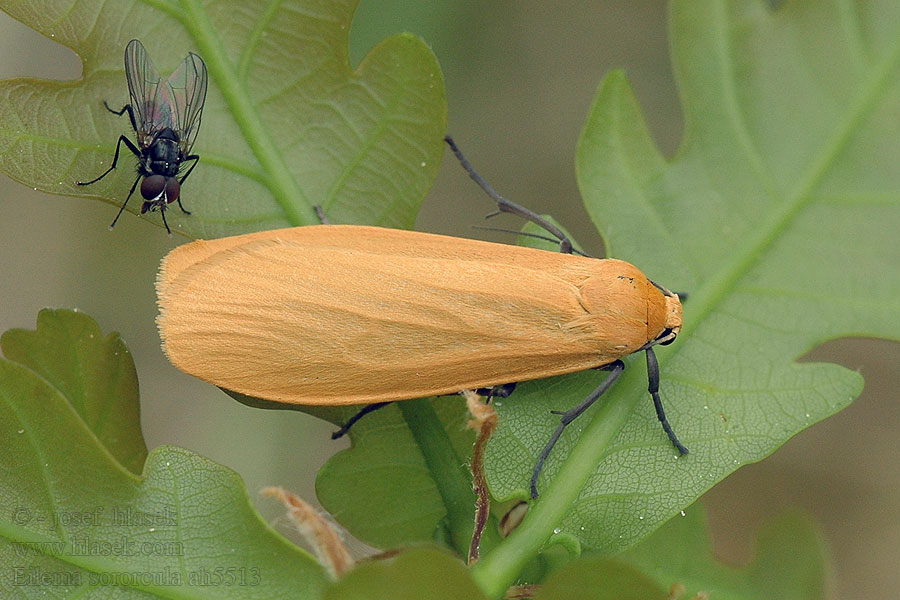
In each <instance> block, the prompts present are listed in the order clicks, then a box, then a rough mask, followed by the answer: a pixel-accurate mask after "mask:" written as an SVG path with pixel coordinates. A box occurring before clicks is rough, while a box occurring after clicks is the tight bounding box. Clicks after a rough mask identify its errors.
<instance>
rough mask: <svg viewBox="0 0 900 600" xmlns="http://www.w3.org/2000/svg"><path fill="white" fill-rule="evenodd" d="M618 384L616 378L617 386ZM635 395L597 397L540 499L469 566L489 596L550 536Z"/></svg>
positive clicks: (512, 579) (500, 592)
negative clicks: (588, 420)
mask: <svg viewBox="0 0 900 600" xmlns="http://www.w3.org/2000/svg"><path fill="white" fill-rule="evenodd" d="M635 370H637V369H635ZM635 375H638V374H637V373H635ZM624 377H625V376H624V375H623V378H624ZM623 383H625V382H624V381H619V384H620V385H621V384H623ZM623 387H624V386H623ZM640 397H641V394H639V393H632V394H625V395H621V396H618V397H617V398H616V400H615V401H607V402H602V401H601V402H602V404H601V405H600V406H598V407H596V408H595V409H592V410H594V411H595V413H594V416H593V419H591V423H590V425H588V426H587V427H586V428H585V430H584V432H583V433H582V434H581V436H580V437H579V439H578V442H577V443H576V444H575V447H574V448H573V449H572V452H571V453H570V454H569V456H568V457H567V458H566V460H565V461H563V462H562V466H561V468H560V469H559V471H558V472H557V474H556V476H555V477H554V479H553V481H552V482H550V483H551V485H547V482H546V478H542V481H543V483H544V487H545V488H546V489H545V490H544V491H543V492H542V494H541V496H540V498H538V499H537V500H535V501H532V503H531V506H530V508H529V511H528V515H527V516H526V517H525V520H524V521H522V524H521V525H519V527H518V528H517V529H516V530H515V531H513V532H512V534H510V536H509V537H508V538H506V540H504V541H503V543H501V544H500V545H499V546H497V547H496V548H494V549H493V550H492V551H490V552H488V553H487V554H485V555H484V556H483V557H482V559H481V560H480V561H479V562H477V563H476V564H475V565H474V566H473V567H472V568H471V569H470V572H471V574H472V578H473V579H474V580H475V583H476V584H477V585H478V587H480V588H481V590H482V591H483V592H484V593H485V594H486V595H487V596H488V597H489V598H502V597H503V595H504V594H505V592H506V590H507V588H509V586H511V585H512V584H514V583H515V581H516V579H517V578H518V577H519V575H520V574H521V573H522V570H523V569H524V568H525V566H526V565H527V564H528V562H529V561H531V560H532V559H533V558H534V557H535V556H537V554H538V552H539V551H540V549H541V548H542V547H543V545H544V544H545V543H546V542H547V540H548V539H550V536H551V535H553V533H554V529H556V528H557V527H559V525H560V523H562V521H563V519H564V518H565V516H566V514H567V513H568V511H569V509H570V508H571V506H572V504H573V503H574V502H575V500H576V499H577V498H578V495H579V494H580V493H581V490H582V488H583V487H584V485H585V483H586V482H587V480H588V478H589V477H590V476H591V474H593V472H594V470H595V469H596V467H597V464H598V463H599V462H600V461H601V459H602V458H603V456H604V455H605V453H606V450H607V448H608V447H609V446H610V444H611V443H612V441H613V439H614V438H615V436H616V434H617V433H618V432H619V430H620V429H621V428H622V426H624V424H625V422H626V421H627V420H628V419H629V417H630V416H631V413H632V412H633V410H634V407H635V404H636V403H637V402H638V400H639V399H640Z"/></svg>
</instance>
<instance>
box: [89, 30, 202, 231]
mask: <svg viewBox="0 0 900 600" xmlns="http://www.w3.org/2000/svg"><path fill="white" fill-rule="evenodd" d="M125 77H126V78H127V79H128V92H129V94H131V103H130V104H126V105H125V106H123V107H122V108H121V109H120V110H113V109H112V108H110V107H109V104H107V103H106V101H105V100H104V101H103V105H104V106H105V107H106V109H107V110H108V111H109V112H111V113H113V114H115V115H119V116H121V115H123V114H124V113H126V112H127V113H128V118H129V119H131V126H132V127H133V128H134V131H135V133H136V134H137V142H138V143H137V146H135V145H134V143H133V142H132V141H131V140H129V139H128V138H127V137H125V136H124V135H120V136H119V142H118V143H117V144H116V155H115V156H114V157H113V161H112V165H110V167H109V168H108V169H107V170H106V171H104V172H103V174H102V175H100V176H99V177H97V178H96V179H92V180H90V181H84V182H81V181H77V182H76V183H77V184H78V185H90V184H92V183H95V182H97V181H100V180H101V179H103V178H104V177H106V176H107V175H109V173H110V171H112V170H113V169H115V168H116V163H117V162H118V160H119V149H120V148H121V146H122V144H125V146H126V147H127V148H128V149H129V150H130V151H131V152H132V154H134V155H135V156H137V157H138V165H137V172H138V176H137V179H135V180H134V184H132V186H131V190H130V191H129V192H128V197H126V198H125V202H124V203H123V204H122V208H120V209H119V213H118V214H117V215H116V218H115V219H113V222H112V224H111V225H110V226H109V228H110V229H112V228H113V226H115V224H116V221H118V220H119V217H120V216H121V215H122V211H124V210H125V205H126V204H128V200H129V199H130V198H131V195H132V194H133V193H134V190H135V188H137V184H138V182H139V181H141V180H142V179H143V181H142V182H141V196H143V197H144V205H143V206H142V207H141V214H144V213H145V212H147V211H148V210H149V211H154V210H156V209H159V212H160V215H162V220H163V224H164V225H165V226H166V231H168V232H169V235H172V230H171V229H169V224H168V223H167V222H166V205H168V204H169V203H170V202H174V201H176V200H177V201H178V206H179V208H181V210H182V212H184V213H185V214H188V215H189V214H191V213H189V212H188V211H186V210H185V209H184V206H183V205H182V204H181V198H180V194H181V184H182V183H184V180H185V179H187V178H188V175H190V174H191V171H193V170H194V167H196V166H197V161H198V160H200V157H199V156H198V155H196V154H191V148H192V147H193V146H194V140H195V139H196V138H197V132H198V131H199V129H200V114H201V113H202V112H203V103H204V101H205V100H206V84H207V75H206V64H205V63H204V62H203V59H202V58H200V57H199V56H197V55H196V54H194V53H193V52H191V53H190V54H188V56H187V58H185V59H184V62H183V63H181V65H180V66H179V67H178V68H177V69H175V71H174V72H173V73H172V74H171V75H169V78H168V79H166V80H163V79H162V77H161V76H160V74H159V71H157V70H156V67H154V66H153V63H152V62H151V61H150V57H149V56H147V51H146V50H144V45H143V44H141V42H140V41H139V40H131V41H130V42H128V46H126V47H125ZM188 161H193V163H192V164H191V166H190V168H189V169H188V170H187V172H185V174H184V175H182V176H181V177H179V176H178V175H179V174H180V172H181V170H182V167H183V166H185V165H186V163H187V162H188Z"/></svg>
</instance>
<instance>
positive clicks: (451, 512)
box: [397, 399, 475, 556]
mask: <svg viewBox="0 0 900 600" xmlns="http://www.w3.org/2000/svg"><path fill="white" fill-rule="evenodd" d="M397 406H399V407H400V411H401V412H402V413H403V418H404V419H405V420H406V423H407V424H408V425H409V429H410V431H412V434H413V437H414V438H415V439H416V444H418V446H419V449H420V450H421V452H422V455H423V456H424V457H425V462H426V463H427V464H428V470H429V471H430V472H431V473H432V475H433V477H434V481H435V484H436V485H437V488H438V493H439V494H440V495H441V499H442V500H443V501H444V506H445V507H446V508H447V522H448V525H449V530H450V538H451V540H452V541H453V547H454V549H456V551H457V552H458V553H459V554H460V555H462V556H466V554H468V551H469V542H470V541H471V540H472V526H473V525H472V518H473V515H474V513H475V493H474V492H473V491H472V481H471V478H470V477H469V472H468V470H467V468H466V465H465V462H464V461H463V460H461V459H460V458H459V456H458V455H457V454H456V451H455V450H454V449H453V445H452V444H451V443H450V438H449V437H448V436H447V430H446V429H445V428H444V425H443V424H442V423H441V420H440V419H438V416H437V413H435V411H434V408H433V407H432V406H431V402H430V401H429V400H428V399H420V400H407V401H405V402H398V403H397Z"/></svg>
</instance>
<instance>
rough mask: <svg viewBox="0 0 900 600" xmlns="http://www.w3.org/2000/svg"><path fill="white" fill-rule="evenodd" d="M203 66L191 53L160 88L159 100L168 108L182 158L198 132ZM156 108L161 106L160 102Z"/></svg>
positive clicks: (203, 92)
mask: <svg viewBox="0 0 900 600" xmlns="http://www.w3.org/2000/svg"><path fill="white" fill-rule="evenodd" d="M207 79H208V77H207V74H206V64H205V63H204V62H203V59H202V58H200V57H199V56H197V55H196V54H194V53H193V52H191V53H190V54H188V55H187V58H185V59H184V62H183V63H181V65H180V66H179V67H178V68H177V69H175V71H173V72H172V74H171V75H169V78H168V79H167V80H166V82H165V83H164V84H163V85H162V86H160V93H159V95H160V99H162V100H165V102H164V103H165V104H166V106H168V107H170V108H171V112H172V113H173V114H172V120H173V123H174V124H173V125H172V126H171V127H172V129H174V130H175V131H176V132H177V133H178V139H179V145H180V148H181V152H182V153H183V154H190V151H191V148H192V147H193V146H194V140H195V139H197V132H198V131H199V130H200V115H201V113H202V112H203V104H204V102H206V85H207ZM159 104H163V102H160V103H159Z"/></svg>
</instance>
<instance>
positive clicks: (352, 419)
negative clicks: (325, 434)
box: [331, 402, 393, 440]
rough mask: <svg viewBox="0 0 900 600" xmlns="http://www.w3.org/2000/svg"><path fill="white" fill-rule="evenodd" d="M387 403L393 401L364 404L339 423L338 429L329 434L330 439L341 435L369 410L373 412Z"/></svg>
mask: <svg viewBox="0 0 900 600" xmlns="http://www.w3.org/2000/svg"><path fill="white" fill-rule="evenodd" d="M388 404H393V402H376V403H375V404H367V405H366V406H364V407H362V409H361V410H360V411H359V412H358V413H356V414H355V415H353V416H352V417H350V418H349V419H347V422H346V423H344V424H343V425H341V428H340V429H338V430H337V431H335V432H334V433H332V434H331V439H333V440H336V439H338V438H340V437H343V436H344V435H345V434H346V433H347V432H348V431H350V428H351V427H353V425H354V423H356V422H357V421H359V420H360V419H362V418H363V417H364V416H366V415H367V414H369V413H370V412H375V411H376V410H378V409H379V408H384V407H385V406H387V405H388Z"/></svg>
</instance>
